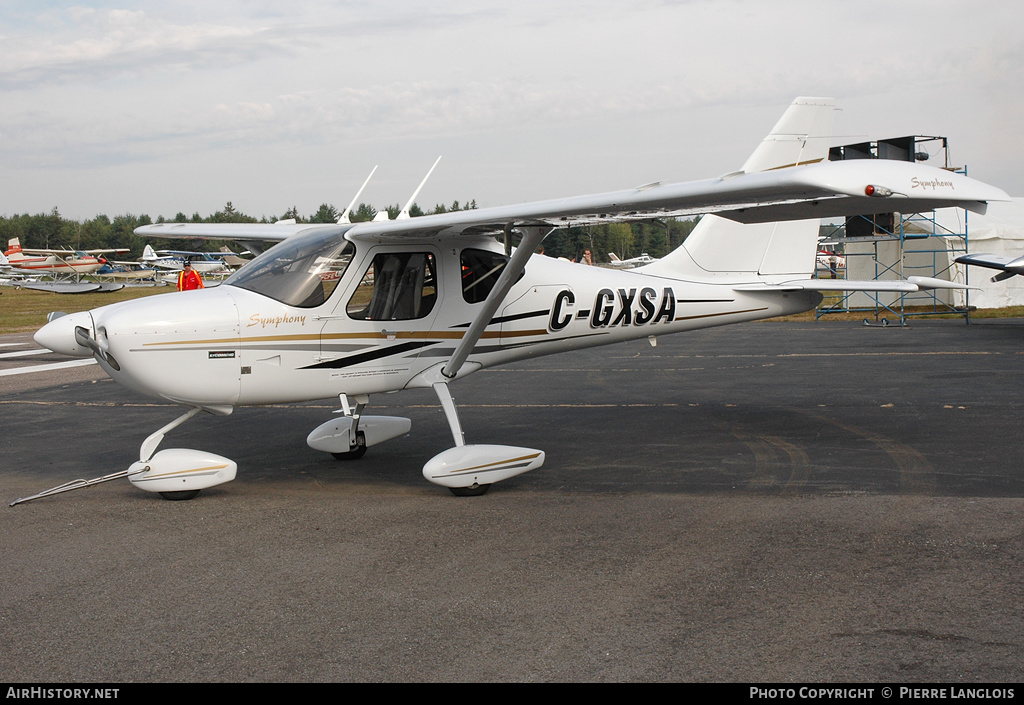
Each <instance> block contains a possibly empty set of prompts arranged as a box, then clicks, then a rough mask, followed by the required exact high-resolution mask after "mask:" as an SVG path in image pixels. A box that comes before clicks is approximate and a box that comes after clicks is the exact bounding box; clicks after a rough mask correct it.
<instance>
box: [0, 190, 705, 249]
mask: <svg viewBox="0 0 1024 705" xmlns="http://www.w3.org/2000/svg"><path fill="white" fill-rule="evenodd" d="M476 207H477V205H476V201H475V200H470V201H466V202H462V203H460V202H459V201H453V202H452V203H451V204H448V205H445V204H437V205H435V206H434V208H433V209H432V210H428V211H425V210H423V209H422V208H420V206H419V205H416V204H414V205H413V206H411V207H410V209H409V214H410V215H411V216H412V217H417V216H421V215H427V214H440V213H450V212H452V211H459V210H475V209H476ZM385 210H386V211H387V213H388V217H389V218H394V217H395V216H397V215H398V213H399V211H400V210H401V206H399V205H397V204H396V205H389V206H387V207H386V208H385ZM377 213H378V211H377V210H376V209H375V208H374V207H373V206H371V205H369V204H366V203H360V204H359V207H358V208H356V209H355V210H353V211H352V212H351V213H350V214H349V219H350V220H351V221H352V222H353V223H358V222H364V221H368V220H372V219H373V218H374V217H376V215H377ZM340 216H341V211H339V210H338V209H337V208H335V207H334V206H333V205H330V204H327V203H324V204H322V205H321V206H320V208H319V209H317V211H316V212H315V213H313V214H311V215H309V216H302V215H301V214H300V213H299V212H298V209H297V208H295V207H294V206H293V207H291V208H289V209H287V210H286V211H285V212H284V213H282V214H281V215H280V216H272V217H262V218H256V217H253V216H250V215H246V214H244V213H241V212H239V211H238V210H236V209H235V207H234V206H233V205H232V203H231V202H230V201H228V202H227V203H226V204H225V206H224V208H222V209H221V210H219V211H217V212H216V213H213V214H212V215H209V216H206V217H202V216H200V215H199V214H198V213H193V214H192V215H191V216H187V215H185V214H184V213H181V212H179V213H177V214H176V215H175V216H174V218H173V219H170V220H168V219H166V218H164V217H163V216H160V217H158V218H157V219H156V220H153V219H152V218H150V217H149V216H148V215H131V214H125V215H119V216H115V217H114V218H110V217H108V216H106V215H97V216H96V217H94V218H92V219H91V220H86V221H77V220H72V219H68V218H64V217H63V216H61V214H60V212H59V211H58V209H57V208H54V209H53V210H51V211H50V212H49V213H39V214H36V215H29V214H27V213H26V214H23V215H13V216H0V247H3V249H6V248H7V242H8V241H9V240H10V239H12V238H15V237H16V238H18V239H19V241H20V242H21V245H22V247H24V248H26V249H70V250H101V249H118V248H126V249H128V250H129V253H128V254H125V255H123V256H121V257H119V258H120V259H131V258H137V257H141V255H142V250H143V249H144V248H145V246H146V245H147V244H148V245H152V246H153V249H156V250H204V251H216V250H219V249H220V247H221V245H222V244H225V243H222V242H216V241H198V240H187V241H184V240H171V239H156V238H141V237H139V236H137V235H135V233H134V230H135V228H137V227H140V226H142V225H151V224H153V223H164V222H175V223H272V222H274V221H277V220H286V219H294V220H295V221H296V222H299V223H335V222H337V220H338V218H339V217H340ZM696 222H697V221H696V220H677V219H666V220H659V221H644V222H634V223H602V224H597V225H589V226H583V227H576V228H567V229H564V230H556V231H555V232H553V233H551V234H550V235H549V236H548V237H547V238H546V239H545V240H544V244H543V247H544V252H545V254H547V255H550V256H552V257H565V258H567V259H570V260H573V261H577V262H578V261H581V260H582V258H583V255H584V252H585V251H587V250H589V251H590V253H591V257H592V261H593V262H594V263H595V264H597V263H601V262H608V261H609V253H612V252H614V253H615V254H616V255H618V256H619V257H621V258H622V259H628V258H630V257H636V256H638V255H641V254H645V253H646V254H649V255H651V256H652V257H663V256H665V255H666V254H668V253H669V252H671V251H672V250H674V249H675V248H676V247H678V246H679V245H680V244H681V243H682V242H683V240H684V239H686V236H687V235H689V234H690V231H691V230H693V227H694V226H695V225H696ZM227 244H228V245H229V247H230V246H231V243H227ZM0 251H2V250H0Z"/></svg>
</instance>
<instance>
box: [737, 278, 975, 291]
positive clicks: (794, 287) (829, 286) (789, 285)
mask: <svg viewBox="0 0 1024 705" xmlns="http://www.w3.org/2000/svg"><path fill="white" fill-rule="evenodd" d="M970 288H971V287H969V286H965V285H963V284H957V283H956V282H951V281H947V280H945V279H934V278H932V277H909V278H907V279H865V280H855V279H806V280H801V281H791V282H780V283H778V284H741V285H739V286H734V287H733V290H734V291H749V292H757V291H765V292H783V291H840V292H842V291H897V292H905V293H910V292H914V291H925V290H928V289H970Z"/></svg>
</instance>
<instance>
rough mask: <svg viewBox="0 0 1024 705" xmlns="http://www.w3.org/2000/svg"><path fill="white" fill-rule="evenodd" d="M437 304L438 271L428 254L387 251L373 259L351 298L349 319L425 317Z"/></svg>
mask: <svg viewBox="0 0 1024 705" xmlns="http://www.w3.org/2000/svg"><path fill="white" fill-rule="evenodd" d="M436 301H437V270H436V267H435V263H434V255H433V254H431V253H429V252H384V253H381V254H378V255H377V256H376V257H374V258H373V262H372V263H371V264H370V267H369V268H368V269H367V270H366V273H365V274H363V278H362V280H361V281H360V283H359V287H358V288H357V289H356V291H355V293H353V294H352V298H351V299H349V302H348V306H347V307H346V310H347V312H348V315H349V317H351V318H355V319H357V320H363V321H408V320H412V319H415V318H423V317H424V316H426V315H427V314H429V313H430V312H431V310H433V308H434V303H435V302H436Z"/></svg>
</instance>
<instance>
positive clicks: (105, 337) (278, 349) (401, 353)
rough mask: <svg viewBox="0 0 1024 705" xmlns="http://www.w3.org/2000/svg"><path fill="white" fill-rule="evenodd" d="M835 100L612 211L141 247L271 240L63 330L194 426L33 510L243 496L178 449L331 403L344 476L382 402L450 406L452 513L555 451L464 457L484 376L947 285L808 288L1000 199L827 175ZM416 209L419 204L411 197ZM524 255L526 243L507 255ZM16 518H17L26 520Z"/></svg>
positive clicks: (867, 164) (943, 179) (883, 172)
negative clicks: (582, 260)
mask: <svg viewBox="0 0 1024 705" xmlns="http://www.w3.org/2000/svg"><path fill="white" fill-rule="evenodd" d="M833 110H834V105H833V101H832V100H831V99H817V98H800V99H797V100H796V101H795V102H794V103H793V104H792V105H791V106H790V107H789V109H788V110H787V111H786V112H785V114H784V115H783V117H782V118H781V119H780V120H779V122H778V123H777V124H776V126H775V128H774V129H773V130H772V132H771V134H769V135H768V137H767V138H765V140H764V141H763V142H762V143H761V144H760V145H759V146H758V147H757V148H756V149H755V151H754V152H753V154H752V155H751V157H750V158H749V159H748V160H747V161H746V163H745V164H744V165H743V166H742V168H741V169H740V170H738V171H734V172H732V173H729V174H726V175H725V176H721V177H718V178H713V179H709V180H704V181H695V182H689V183H679V184H666V185H661V184H655V185H648V186H643V187H640V188H637V189H629V190H624V191H618V192H613V193H607V194H597V195H590V196H581V197H576V198H566V199H559V200H550V201H542V202H536V203H526V204H520V205H515V206H506V207H496V208H483V209H478V210H470V211H455V212H449V213H443V214H437V215H429V216H422V217H418V218H409V217H408V206H407V207H406V208H405V209H403V211H402V214H401V215H400V216H399V217H398V218H397V219H394V220H376V221H371V222H363V223H356V224H351V223H346V222H341V223H338V224H328V225H310V224H298V223H286V224H282V223H277V224H264V225H259V224H253V225H245V224H199V223H195V224H192V223H162V224H158V225H149V226H145V227H141V228H139V229H138V230H137V231H136V232H137V233H138V234H139V235H142V236H152V237H166V238H181V237H197V238H204V237H205V238H213V239H225V238H233V239H235V240H238V241H243V242H245V241H256V242H259V241H264V242H266V241H279V244H277V245H276V246H274V247H272V248H270V249H268V250H267V251H265V252H264V253H263V254H261V255H260V256H258V257H256V258H255V259H254V260H253V261H252V262H250V263H249V264H248V265H246V266H245V267H243V268H242V269H240V270H239V271H238V272H236V273H235V274H234V275H233V276H232V277H231V278H229V279H228V280H227V281H226V282H225V283H224V284H223V285H221V286H220V287H217V288H216V289H205V290H201V291H190V292H184V293H174V294H167V295H162V296H151V297H147V298H145V299H141V300H135V301H129V302H124V303H118V304H113V305H110V306H105V307H102V308H97V309H94V310H92V311H87V312H82V313H75V314H71V315H67V316H63V317H59V318H55V319H54V320H52V321H51V322H50V323H48V324H47V325H46V326H45V327H43V328H42V329H41V330H39V332H38V333H36V336H35V339H36V341H37V342H38V343H39V344H40V345H43V346H44V347H47V348H49V349H51V350H54V351H57V352H61V353H65V354H68V355H75V356H80V357H88V356H92V357H95V358H96V360H97V361H98V362H99V364H100V365H101V366H102V368H103V369H104V371H106V373H107V374H108V375H110V377H112V378H113V379H114V380H116V381H118V382H120V383H121V384H123V385H125V386H126V387H129V388H130V389H133V390H136V391H138V392H141V393H143V394H147V395H150V396H153V397H156V398H160V399H164V400H169V401H172V402H175V403H177V404H180V405H181V406H183V407H185V409H186V411H185V412H184V413H183V414H182V415H180V416H179V417H178V418H176V419H175V420H174V421H172V422H171V423H169V424H167V425H166V426H164V427H163V428H161V429H159V430H158V431H156V432H155V433H153V434H152V435H150V436H149V437H148V438H146V439H145V441H144V442H143V443H142V445H141V448H140V451H139V460H138V462H136V463H133V464H132V465H131V466H130V467H129V468H128V470H125V471H121V472H117V473H113V474H111V475H108V476H104V477H101V478H97V479H96V480H93V481H89V482H84V481H81V482H76V483H69V484H68V485H66V486H61V487H58V488H54V489H53V490H49V491H47V492H44V493H41V494H40V495H35V496H34V497H29V498H24V499H22V500H17V501H18V502H20V501H28V500H29V499H34V498H36V497H39V496H45V495H47V494H52V493H55V492H60V491H66V490H68V489H73V488H74V487H78V486H84V485H86V484H92V483H95V482H100V481H106V480H108V479H113V478H115V477H126V476H127V477H128V479H129V480H130V481H131V482H132V483H133V484H134V485H135V486H137V487H140V488H142V489H145V490H149V491H153V492H159V493H161V494H163V495H164V496H165V497H168V498H171V499H177V498H189V497H192V496H194V495H195V493H196V492H198V491H200V490H202V489H203V488H206V487H212V486H214V485H218V484H220V483H223V482H227V481H229V480H231V479H233V478H234V477H235V473H236V465H235V463H234V462H233V461H231V460H229V459H228V458H224V457H221V456H216V455H213V454H210V453H203V452H201V451H197V450H190V449H183V448H176V449H165V450H161V451H159V452H157V447H158V446H159V444H160V443H161V441H162V440H163V437H164V434H166V433H167V432H169V431H170V430H172V429H174V428H176V427H177V426H179V425H180V424H182V423H183V422H185V421H187V420H188V419H190V418H192V417H194V416H196V415H197V414H199V413H200V412H203V411H206V412H210V413H211V414H229V413H231V412H232V410H233V409H234V408H235V407H236V406H242V405H258V404H278V403H291V402H300V401H307V400H313V399H325V398H329V397H335V398H338V399H339V401H340V407H341V408H340V410H339V412H340V413H339V414H338V415H337V416H336V417H335V418H333V419H331V420H330V421H327V422H326V423H324V424H322V425H321V426H320V427H318V428H316V429H314V430H313V431H312V432H311V433H310V434H309V436H308V438H307V443H308V445H309V446H311V447H312V448H314V449H317V450H321V451H325V452H329V453H332V454H334V455H335V456H336V457H338V458H356V457H359V456H361V455H362V454H363V453H364V452H365V451H366V449H367V448H368V447H370V446H373V445H376V444H378V443H381V442H383V441H385V440H388V439H391V438H394V437H397V436H401V435H403V434H405V433H406V432H408V431H409V429H410V421H409V420H408V419H403V418H396V417H387V416H369V415H366V414H365V413H364V411H365V409H366V405H367V404H368V403H369V398H370V395H373V394H379V393H382V392H394V391H398V390H404V389H413V388H430V389H433V390H434V392H435V393H436V395H437V397H438V399H439V401H440V403H441V407H442V408H443V410H444V413H445V415H446V418H447V420H448V423H449V427H450V430H451V433H452V436H453V442H454V447H452V448H450V449H448V450H446V451H443V452H442V453H440V454H438V455H437V456H435V457H434V458H432V459H430V460H429V461H428V462H427V463H426V464H425V465H424V467H423V475H424V477H425V478H426V479H427V480H429V481H430V482H433V483H436V484H438V485H441V486H445V487H448V488H450V489H451V490H452V492H454V493H455V494H480V493H482V492H483V491H484V490H486V488H487V487H488V486H489V485H490V484H491V483H494V482H498V481H501V480H504V479H507V478H509V477H512V476H515V475H518V474H519V473H522V472H525V471H527V470H532V469H534V468H537V467H540V465H541V464H542V463H543V461H544V452H543V451H541V450H536V449H532V448H523V447H513V446H504V445H473V444H467V443H466V441H465V437H464V434H463V430H462V426H461V423H460V421H459V416H458V412H457V409H456V406H455V403H454V401H453V400H452V396H451V394H450V391H449V385H450V384H452V383H453V382H455V381H456V380H458V379H460V378H462V377H464V376H466V375H468V374H470V373H472V372H474V371H476V370H479V369H481V368H484V367H488V366H492V365H500V364H502V363H507V362H511V361H514V360H520V359H524V358H530V357H537V356H540V355H549V354H552V353H558V352H564V351H569V350H576V349H580V348H587V347H591V346H596V345H606V344H609V343H616V342H620V341H625V340H631V339H640V338H648V339H653V338H654V336H659V335H667V334H669V333H678V332H682V331H687V330H692V329H696V328H704V327H710V326H720V325H725V324H729V323H740V322H744V321H752V320H756V319H762V318H771V317H774V316H779V315H783V314H791V313H796V312H800V311H806V310H809V309H812V308H814V306H816V305H817V304H818V303H819V302H820V301H821V300H822V293H821V292H822V291H842V290H869V291H870V290H884V291H917V290H919V289H925V288H937V287H950V288H957V287H956V285H952V284H950V282H948V281H942V280H936V279H928V278H922V277H911V278H909V279H908V280H898V281H879V280H872V281H863V282H857V281H849V280H836V279H820V280H819V279H814V278H813V273H814V269H815V254H816V243H817V241H818V229H819V228H818V225H819V222H820V219H821V218H826V217H836V216H845V215H859V214H871V213H877V212H891V211H900V212H905V213H916V212H920V211H926V210H931V209H933V208H936V207H946V206H956V207H961V208H967V209H970V210H973V211H984V210H985V208H986V206H987V203H988V202H989V201H993V200H1007V199H1008V197H1007V195H1006V194H1005V193H1003V192H1002V191H1001V190H1000V189H997V188H994V187H992V186H988V185H986V184H983V183H981V182H978V181H975V180H973V179H970V178H968V177H966V176H963V175H960V174H954V173H949V172H947V171H943V170H940V169H935V168H933V167H928V166H924V165H921V164H915V163H910V162H897V161H885V160H877V159H874V160H856V161H853V160H851V161H839V162H829V161H827V155H828V148H829V140H830V133H831V121H832V113H833ZM410 204H411V199H410ZM697 213H711V215H705V216H704V217H703V218H702V219H701V221H700V223H699V224H698V225H697V227H696V228H695V229H694V230H693V232H692V233H691V234H690V235H689V237H687V239H686V240H685V242H684V243H683V244H682V245H681V246H680V247H678V248H677V249H676V250H674V251H673V252H671V253H670V254H668V255H667V256H666V257H664V258H662V259H660V260H659V261H657V262H654V263H651V264H648V265H647V266H645V267H643V268H640V269H631V270H622V271H616V270H608V269H599V268H596V267H587V266H582V265H578V264H572V263H569V262H564V261H560V260H557V259H554V258H550V257H545V256H543V255H535V254H534V253H535V252H536V250H537V248H538V246H539V245H540V244H541V241H542V240H543V239H544V237H545V236H546V235H547V234H548V233H550V232H551V231H552V230H554V229H557V228H565V227H572V226H576V225H583V224H588V223H595V222H614V221H628V220H636V219H642V218H654V217H658V218H664V217H676V216H684V215H693V214H697ZM514 238H520V239H519V242H518V246H516V247H513V246H512V243H513V242H514ZM16 503H17V502H16Z"/></svg>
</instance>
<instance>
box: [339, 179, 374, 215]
mask: <svg viewBox="0 0 1024 705" xmlns="http://www.w3.org/2000/svg"><path fill="white" fill-rule="evenodd" d="M375 171H377V167H373V170H372V171H371V172H370V175H369V176H367V177H366V181H364V182H363V185H362V186H360V187H359V190H358V191H356V195H355V197H353V199H352V202H351V203H349V204H348V208H346V209H345V212H344V213H342V214H341V217H340V218H338V222H339V223H351V222H352V221H351V220H349V219H348V214H349V213H351V212H352V209H353V208H355V206H356V201H358V200H359V197H360V196H361V195H362V193H363V189H364V188H366V184H368V183H370V179H371V178H373V172H375Z"/></svg>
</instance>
